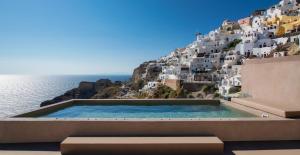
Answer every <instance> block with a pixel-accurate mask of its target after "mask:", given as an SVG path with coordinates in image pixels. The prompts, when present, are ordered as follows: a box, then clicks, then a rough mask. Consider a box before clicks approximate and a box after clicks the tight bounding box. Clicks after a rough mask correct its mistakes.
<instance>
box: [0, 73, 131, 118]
mask: <svg viewBox="0 0 300 155" xmlns="http://www.w3.org/2000/svg"><path fill="white" fill-rule="evenodd" d="M130 77H131V76H130V75H51V76H32V75H0V118H4V117H10V116H14V115H17V114H21V113H24V112H28V111H30V110H34V109H37V108H39V107H40V103H41V102H43V101H46V100H50V99H53V98H54V97H56V96H59V95H62V94H64V93H65V92H66V91H67V90H70V89H72V88H76V87H77V86H78V85H79V83H80V82H81V81H90V82H95V81H97V80H99V79H110V80H112V81H127V80H129V79H130Z"/></svg>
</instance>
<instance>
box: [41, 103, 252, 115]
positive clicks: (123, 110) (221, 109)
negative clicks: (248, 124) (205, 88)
mask: <svg viewBox="0 0 300 155" xmlns="http://www.w3.org/2000/svg"><path fill="white" fill-rule="evenodd" d="M40 117H46V118H240V117H255V116H254V115H252V114H250V113H247V112H244V111H240V110H237V109H233V108H230V107H227V106H224V105H149V106H144V105H143V106H142V105H74V106H71V107H67V108H65V109H61V110H59V111H56V112H53V113H50V114H46V115H44V116H40Z"/></svg>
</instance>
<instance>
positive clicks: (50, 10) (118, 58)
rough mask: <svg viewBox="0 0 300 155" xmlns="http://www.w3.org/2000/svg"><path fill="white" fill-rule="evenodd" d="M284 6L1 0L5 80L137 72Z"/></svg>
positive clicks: (186, 0) (216, 1) (268, 0)
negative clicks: (226, 23)
mask: <svg viewBox="0 0 300 155" xmlns="http://www.w3.org/2000/svg"><path fill="white" fill-rule="evenodd" d="M278 2H279V1H278V0H206V1H204V0H0V74H33V75H36V74H37V75H52V74H55V75H58V74H93V75H98V74H102V75H103V74H106V75H112V74H131V73H132V71H133V69H134V68H135V67H137V66H138V65H139V64H141V63H142V62H144V61H148V60H154V59H158V58H160V57H161V56H165V55H167V54H168V53H170V52H171V51H172V50H174V49H175V48H179V47H184V46H186V45H188V44H189V43H191V42H192V41H193V40H194V39H195V33H196V32H201V33H204V34H205V33H208V32H209V31H210V30H213V29H216V28H218V27H219V26H220V24H221V23H222V21H223V20H225V19H229V20H238V19H240V18H243V17H246V16H249V15H250V14H251V13H252V12H253V11H254V10H256V9H263V8H268V7H269V6H271V5H273V4H276V3H278Z"/></svg>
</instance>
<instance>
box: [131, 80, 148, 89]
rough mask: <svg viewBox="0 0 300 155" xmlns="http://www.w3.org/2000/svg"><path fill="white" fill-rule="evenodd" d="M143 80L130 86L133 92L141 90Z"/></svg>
mask: <svg viewBox="0 0 300 155" xmlns="http://www.w3.org/2000/svg"><path fill="white" fill-rule="evenodd" d="M144 85H145V84H144V80H141V79H140V80H138V81H137V82H136V83H133V84H132V86H131V88H132V89H133V90H140V89H142V88H143V87H144Z"/></svg>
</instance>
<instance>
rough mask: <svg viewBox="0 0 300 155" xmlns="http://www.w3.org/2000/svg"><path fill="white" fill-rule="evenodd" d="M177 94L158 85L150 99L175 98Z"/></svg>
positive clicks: (166, 87)
mask: <svg viewBox="0 0 300 155" xmlns="http://www.w3.org/2000/svg"><path fill="white" fill-rule="evenodd" d="M176 96H177V93H176V91H174V90H173V89H172V88H170V87H168V86H165V85H160V86H158V87H157V89H156V90H154V92H153V95H152V98H165V99H167V98H176Z"/></svg>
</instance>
